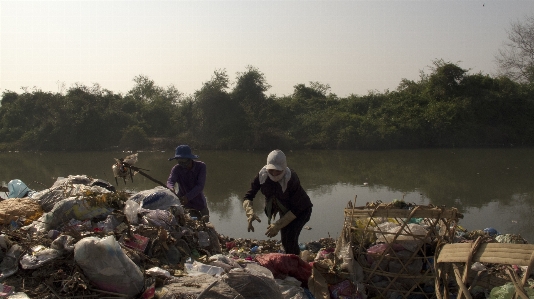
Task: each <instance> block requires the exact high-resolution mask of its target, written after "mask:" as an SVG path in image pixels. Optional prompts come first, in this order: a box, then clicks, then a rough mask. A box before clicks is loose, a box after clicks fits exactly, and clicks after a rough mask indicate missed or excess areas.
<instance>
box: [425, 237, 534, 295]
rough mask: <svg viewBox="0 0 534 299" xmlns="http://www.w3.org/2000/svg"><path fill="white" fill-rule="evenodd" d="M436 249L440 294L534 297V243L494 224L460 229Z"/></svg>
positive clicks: (438, 291) (437, 280)
mask: <svg viewBox="0 0 534 299" xmlns="http://www.w3.org/2000/svg"><path fill="white" fill-rule="evenodd" d="M455 242H456V243H454V244H445V245H444V246H442V247H440V248H438V250H437V252H436V264H435V265H436V273H437V279H436V290H437V291H436V297H437V298H439V299H441V298H457V299H462V298H467V299H472V298H476V299H482V298H491V299H501V298H517V297H521V298H524V299H527V298H534V288H533V286H534V280H533V279H532V268H533V266H534V245H532V244H527V241H526V240H525V239H523V238H522V237H521V235H515V234H499V233H498V232H497V230H495V229H494V228H486V229H484V230H475V231H471V232H467V231H466V230H463V229H460V230H459V231H458V232H457V234H456V240H455Z"/></svg>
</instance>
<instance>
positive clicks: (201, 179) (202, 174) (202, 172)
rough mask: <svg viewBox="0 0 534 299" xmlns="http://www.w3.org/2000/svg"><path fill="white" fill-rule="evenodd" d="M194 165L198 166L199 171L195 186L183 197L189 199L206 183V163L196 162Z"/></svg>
mask: <svg viewBox="0 0 534 299" xmlns="http://www.w3.org/2000/svg"><path fill="white" fill-rule="evenodd" d="M195 166H196V167H198V168H199V172H198V174H197V177H196V179H197V180H196V183H195V187H193V189H191V191H189V192H187V193H186V194H185V197H187V199H189V200H192V199H193V198H195V197H197V195H199V194H200V193H201V192H202V191H203V190H204V185H206V173H207V171H206V164H204V163H198V164H197V165H195Z"/></svg>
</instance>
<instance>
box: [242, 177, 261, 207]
mask: <svg viewBox="0 0 534 299" xmlns="http://www.w3.org/2000/svg"><path fill="white" fill-rule="evenodd" d="M260 188H261V185H260V178H259V175H256V176H255V177H254V179H253V180H252V182H250V189H249V190H248V191H247V193H246V194H245V196H243V199H244V200H250V201H252V200H254V197H256V194H257V193H258V191H259V190H260Z"/></svg>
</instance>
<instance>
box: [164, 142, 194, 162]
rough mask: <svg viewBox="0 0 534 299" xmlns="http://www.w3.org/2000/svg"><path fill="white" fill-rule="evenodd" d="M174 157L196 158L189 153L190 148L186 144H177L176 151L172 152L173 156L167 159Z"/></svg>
mask: <svg viewBox="0 0 534 299" xmlns="http://www.w3.org/2000/svg"><path fill="white" fill-rule="evenodd" d="M174 159H198V156H197V155H193V154H192V153H191V148H190V147H189V145H187V144H183V145H179V146H178V147H177V148H176V152H175V153H174V157H172V158H169V161H171V160H174Z"/></svg>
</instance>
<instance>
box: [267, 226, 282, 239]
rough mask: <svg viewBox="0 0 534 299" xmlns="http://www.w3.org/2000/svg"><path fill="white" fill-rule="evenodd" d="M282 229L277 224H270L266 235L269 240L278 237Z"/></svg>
mask: <svg viewBox="0 0 534 299" xmlns="http://www.w3.org/2000/svg"><path fill="white" fill-rule="evenodd" d="M280 228H281V227H279V226H278V225H276V224H270V225H269V226H268V227H267V232H266V233H265V235H266V236H267V237H269V238H272V237H276V235H278V232H279V231H280Z"/></svg>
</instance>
